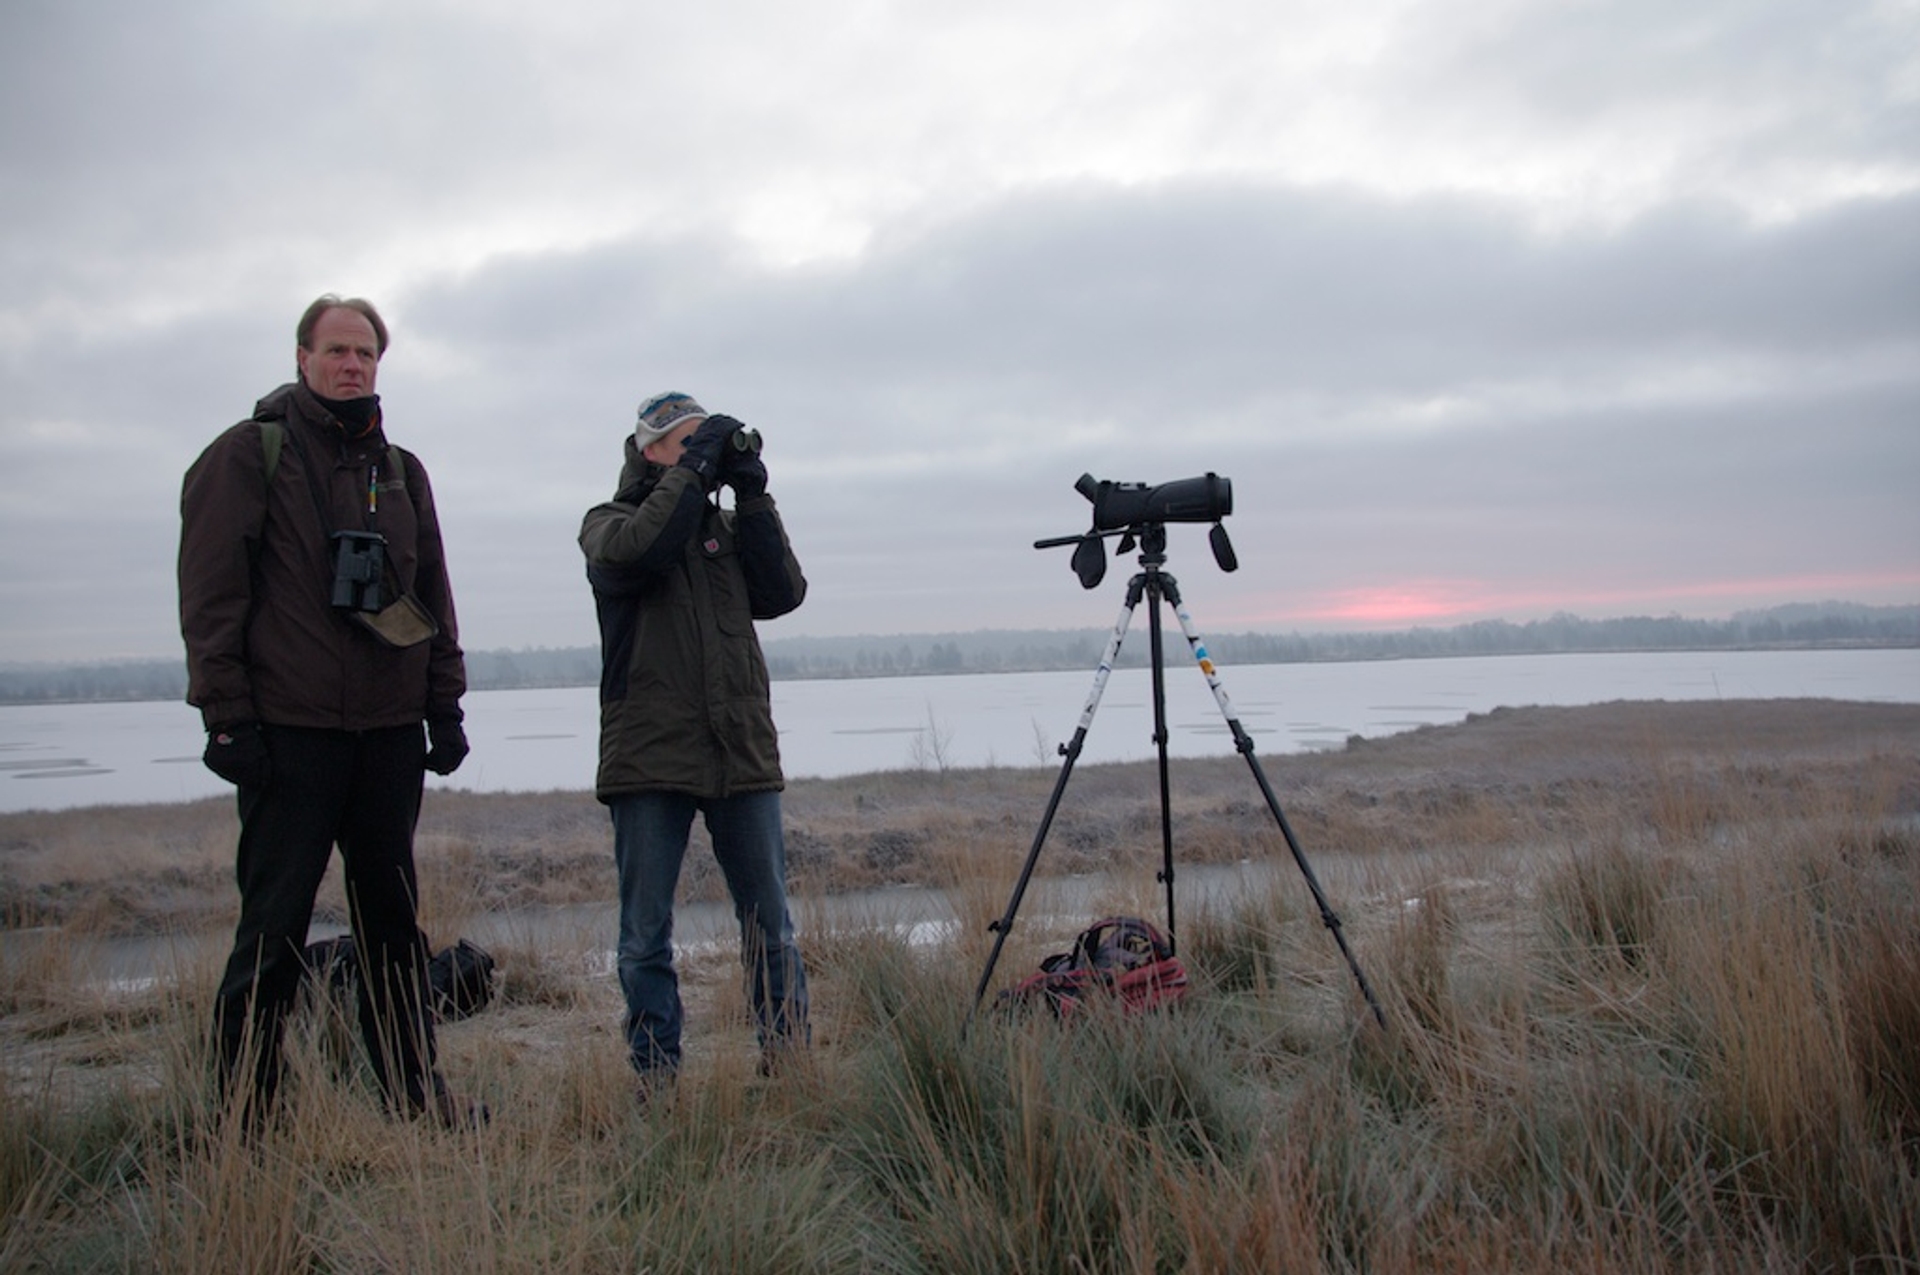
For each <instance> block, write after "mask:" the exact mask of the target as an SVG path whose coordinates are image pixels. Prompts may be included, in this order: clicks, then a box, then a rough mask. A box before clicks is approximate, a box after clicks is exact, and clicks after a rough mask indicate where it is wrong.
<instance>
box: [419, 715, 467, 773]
mask: <svg viewBox="0 0 1920 1275" xmlns="http://www.w3.org/2000/svg"><path fill="white" fill-rule="evenodd" d="M466 759H467V732H466V730H465V728H463V727H462V726H461V725H460V723H459V722H456V721H453V720H452V719H451V718H443V719H441V720H440V721H437V722H428V723H427V769H428V770H431V771H432V772H433V773H434V774H436V775H451V774H452V773H453V772H454V771H456V770H458V769H460V763H461V762H463V761H465V760H466Z"/></svg>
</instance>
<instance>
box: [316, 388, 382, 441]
mask: <svg viewBox="0 0 1920 1275" xmlns="http://www.w3.org/2000/svg"><path fill="white" fill-rule="evenodd" d="M314 397H315V398H316V399H319V400H320V406H322V407H324V408H326V409H327V410H328V411H329V412H331V413H333V419H335V420H337V421H339V422H340V425H341V428H343V429H345V430H346V432H347V437H348V438H364V437H366V436H367V435H368V434H371V433H372V432H373V427H374V426H376V425H378V424H379V423H380V396H379V395H378V394H369V395H367V396H366V397H365V398H327V397H326V396H325V395H322V394H315V395H314Z"/></svg>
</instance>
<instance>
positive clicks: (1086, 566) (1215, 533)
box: [1033, 473, 1240, 589]
mask: <svg viewBox="0 0 1920 1275" xmlns="http://www.w3.org/2000/svg"><path fill="white" fill-rule="evenodd" d="M1073 489H1074V490H1075V491H1077V492H1079V493H1080V494H1081V495H1082V496H1085V497H1086V498H1087V500H1088V501H1090V502H1091V503H1092V505H1093V528H1092V530H1090V531H1088V532H1087V533H1086V534H1085V535H1079V536H1055V537H1053V538H1051V539H1047V540H1036V541H1034V542H1033V547H1034V548H1036V549H1053V548H1058V547H1060V546H1062V545H1073V546H1074V550H1073V573H1074V574H1075V575H1076V576H1078V577H1079V578H1080V587H1081V588H1083V589H1091V588H1093V587H1095V586H1096V585H1098V584H1099V583H1100V581H1101V580H1103V579H1104V578H1105V577H1106V574H1107V558H1106V550H1105V548H1104V547H1103V546H1102V545H1101V543H1100V542H1101V541H1102V540H1104V539H1106V538H1107V537H1108V536H1118V537H1120V544H1119V546H1118V547H1117V548H1116V549H1115V550H1114V553H1115V555H1116V556H1118V555H1120V554H1125V553H1132V552H1133V550H1134V548H1135V547H1136V545H1137V546H1138V547H1139V548H1140V550H1141V553H1140V564H1141V565H1142V566H1143V567H1146V568H1148V569H1149V570H1152V569H1154V568H1157V567H1158V566H1159V565H1160V564H1161V563H1163V562H1165V561H1166V560H1167V528H1166V524H1167V523H1170V522H1211V523H1212V524H1213V530H1211V531H1210V532H1208V533H1207V542H1208V543H1209V544H1210V545H1211V546H1212V547H1213V560H1214V562H1215V563H1216V564H1218V566H1219V568H1220V569H1221V570H1222V571H1233V570H1235V569H1237V568H1238V567H1239V565H1240V560H1239V558H1238V557H1237V556H1236V555H1235V553H1234V551H1233V542H1232V541H1231V540H1230V539H1228V537H1227V528H1226V526H1225V524H1224V523H1223V522H1222V521H1221V520H1222V519H1224V518H1225V517H1226V516H1227V515H1228V514H1230V513H1232V512H1233V484H1232V483H1231V482H1230V481H1229V480H1227V479H1225V478H1222V477H1220V475H1218V474H1214V473H1208V474H1206V475H1204V476H1202V477H1199V478H1181V479H1178V480H1176V481H1174V482H1170V483H1160V484H1158V485H1151V484H1148V483H1116V482H1104V481H1100V480H1098V479H1095V478H1094V476H1093V475H1092V474H1082V475H1080V481H1078V482H1076V483H1075V484H1074V485H1073Z"/></svg>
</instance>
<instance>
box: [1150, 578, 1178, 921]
mask: <svg viewBox="0 0 1920 1275" xmlns="http://www.w3.org/2000/svg"><path fill="white" fill-rule="evenodd" d="M1146 574H1147V606H1148V608H1149V609H1148V611H1147V631H1148V633H1149V635H1150V640H1151V642H1152V650H1153V654H1152V657H1151V660H1150V663H1151V664H1152V666H1153V745H1154V750H1155V754H1156V756H1157V757H1158V759H1159V763H1160V880H1161V881H1162V882H1163V883H1164V884H1165V886H1166V889H1167V948H1168V951H1169V952H1178V951H1179V944H1180V939H1179V930H1178V929H1177V928H1176V927H1175V925H1174V923H1173V785H1172V782H1171V780H1170V779H1169V777H1168V774H1167V682H1166V667H1165V660H1164V651H1163V645H1162V638H1161V628H1160V598H1161V596H1162V594H1163V593H1170V594H1173V595H1177V593H1178V590H1179V586H1178V585H1177V584H1175V583H1174V579H1173V577H1172V576H1170V575H1165V574H1163V573H1162V572H1160V571H1159V570H1158V569H1157V567H1149V568H1148V570H1147V573H1146Z"/></svg>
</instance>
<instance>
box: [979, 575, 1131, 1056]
mask: <svg viewBox="0 0 1920 1275" xmlns="http://www.w3.org/2000/svg"><path fill="white" fill-rule="evenodd" d="M1145 588H1146V576H1145V575H1136V576H1135V577H1134V578H1133V579H1132V581H1131V582H1129V583H1128V585H1127V601H1126V604H1125V605H1124V606H1122V607H1121V608H1120V615H1119V617H1118V618H1117V619H1115V620H1114V623H1113V636H1112V637H1111V638H1109V639H1108V640H1107V650H1106V654H1104V655H1102V656H1101V657H1100V667H1099V668H1098V669H1096V670H1095V671H1094V674H1093V689H1092V690H1091V691H1089V692H1088V694H1087V702H1086V706H1085V707H1084V708H1082V709H1081V710H1080V724H1079V725H1078V726H1076V727H1075V728H1074V731H1073V738H1072V740H1070V741H1069V742H1067V743H1065V744H1062V745H1061V746H1060V752H1061V755H1062V756H1063V757H1064V758H1065V760H1064V761H1063V762H1061V764H1060V775H1059V777H1058V778H1057V779H1055V780H1054V783H1053V796H1052V797H1050V798H1048V800H1047V810H1046V813H1045V814H1044V815H1042V816H1041V819H1040V827H1039V829H1038V830H1037V831H1036V832H1035V833H1034V834H1033V845H1032V846H1030V847H1029V848H1028V850H1027V861H1026V863H1025V864H1023V865H1022V866H1021V868H1020V879H1019V880H1018V881H1017V882H1015V883H1014V887H1013V897H1012V898H1010V899H1008V900H1007V910H1006V912H1005V913H1003V914H1002V915H1001V917H1000V919H999V920H997V921H995V922H994V923H993V924H992V925H990V926H988V927H987V928H988V929H990V930H992V931H993V933H994V940H993V950H992V951H991V952H990V953H988V955H987V965H986V968H985V969H983V970H981V971H980V983H979V985H978V986H977V987H975V988H974V989H973V1008H972V1009H969V1010H968V1011H967V1022H968V1023H971V1022H972V1021H973V1016H974V1014H975V1013H977V1012H978V1011H979V1009H980V1002H981V1000H982V999H984V998H985V996H986V994H987V984H988V983H989V982H991V981H992V979H993V968H994V966H996V965H998V964H999V963H1000V949H1001V948H1003V947H1005V946H1006V943H1007V935H1008V934H1010V933H1012V932H1013V916H1014V913H1016V912H1018V911H1019V910H1020V900H1021V899H1022V898H1023V897H1025V895H1026V892H1027V884H1028V883H1029V882H1030V881H1031V880H1032V879H1033V868H1034V864H1036V863H1038V862H1039V860H1040V847H1041V846H1043V845H1045V844H1046V842H1047V833H1048V831H1049V830H1050V829H1052V827H1053V817H1054V815H1055V814H1056V813H1057V812H1058V811H1059V809H1060V798H1061V797H1062V796H1063V795H1065V793H1066V791H1067V780H1068V779H1069V778H1071V777H1072V775H1073V764H1074V763H1075V762H1076V761H1078V760H1079V759H1080V750H1081V746H1082V745H1084V744H1085V743H1086V740H1087V730H1088V728H1089V727H1091V726H1092V725H1093V715H1094V713H1095V712H1096V711H1097V710H1098V709H1099V707H1100V697H1101V696H1102V695H1103V694H1105V693H1106V689H1107V679H1108V677H1110V676H1112V674H1113V662H1114V661H1115V660H1116V659H1118V658H1119V656H1120V643H1121V642H1122V641H1124V640H1125V639H1126V636H1127V626H1128V625H1129V624H1131V623H1132V622H1133V610H1134V608H1135V607H1137V606H1138V605H1140V595H1141V593H1142V592H1144V590H1145ZM962 1030H965V1028H964V1027H963V1028H962Z"/></svg>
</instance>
